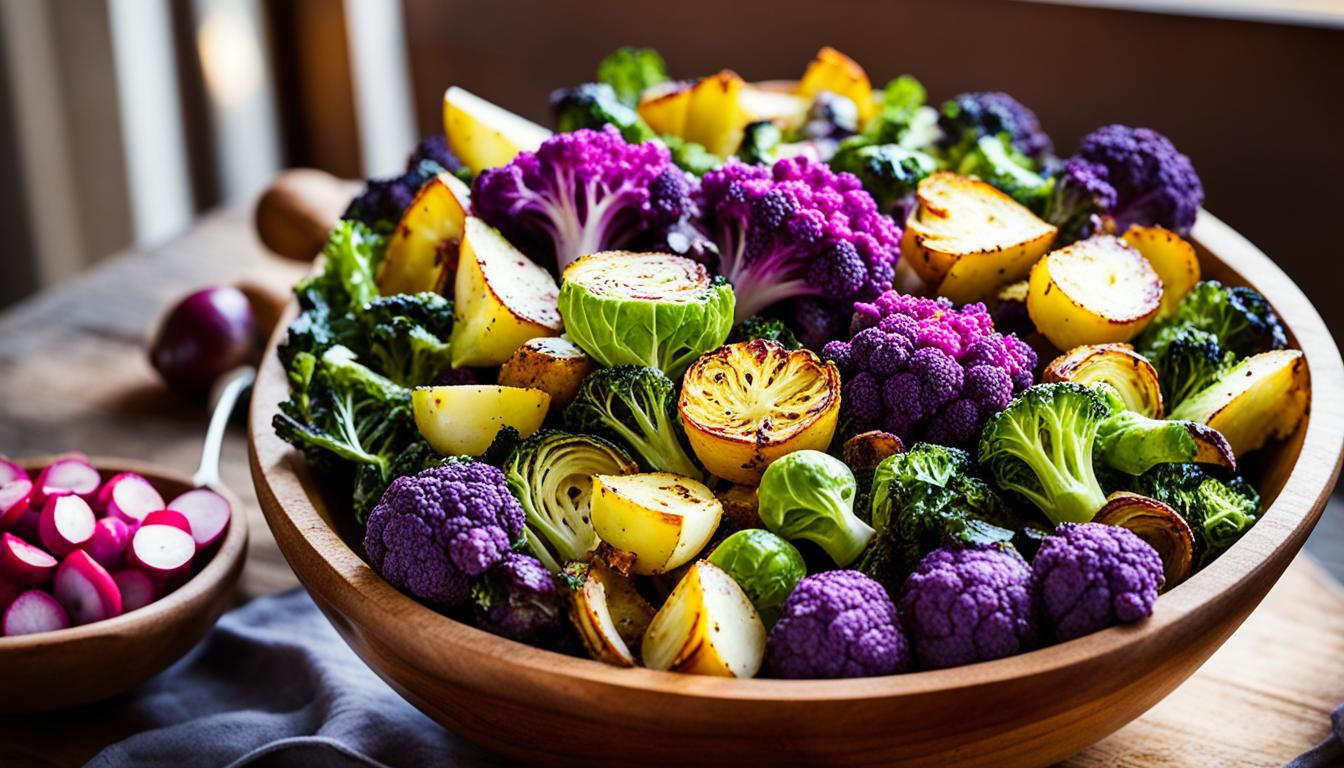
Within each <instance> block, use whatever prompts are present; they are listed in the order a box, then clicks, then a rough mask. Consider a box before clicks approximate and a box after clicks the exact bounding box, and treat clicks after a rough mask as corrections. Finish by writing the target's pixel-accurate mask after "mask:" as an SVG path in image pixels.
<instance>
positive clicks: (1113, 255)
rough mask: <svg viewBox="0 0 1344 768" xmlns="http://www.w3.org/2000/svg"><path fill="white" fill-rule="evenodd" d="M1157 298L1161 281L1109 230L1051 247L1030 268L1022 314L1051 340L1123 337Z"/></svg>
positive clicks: (1064, 345) (1067, 345) (1063, 344)
mask: <svg viewBox="0 0 1344 768" xmlns="http://www.w3.org/2000/svg"><path fill="white" fill-rule="evenodd" d="M1161 303H1162V280H1161V279H1160V278H1159V277H1158V276H1157V273H1156V272H1154V271H1153V267H1152V265H1151V264H1149V263H1148V260H1147V259H1145V258H1143V255H1142V254H1140V253H1139V252H1138V251H1136V250H1134V249H1133V248H1131V247H1129V246H1128V245H1126V244H1125V242H1124V241H1123V240H1120V239H1119V238H1117V237H1112V236H1110V235H1101V236H1097V237H1091V238H1088V239H1087V240H1080V241H1079V242H1076V243H1074V244H1072V245H1069V246H1066V247H1064V248H1060V249H1059V250H1056V251H1051V252H1050V253H1048V254H1046V255H1045V257H1044V258H1042V259H1041V260H1040V261H1038V262H1036V264H1035V265H1034V266H1033V267H1032V268H1031V280H1030V284H1029V286H1028V289H1027V313H1028V314H1030V315H1031V321H1032V322H1033V323H1035V324H1036V329H1037V330H1039V331H1040V332H1041V333H1042V334H1043V335H1044V336H1045V337H1046V338H1047V339H1049V340H1050V343H1051V344H1054V345H1055V346H1056V347H1058V348H1060V349H1073V348H1074V347H1077V346H1081V345H1083V344H1103V343H1108V342H1118V341H1129V340H1130V339H1132V338H1134V337H1135V336H1136V335H1137V334H1138V333H1139V332H1140V331H1142V330H1143V329H1144V328H1145V327H1147V325H1148V323H1149V322H1150V321H1152V319H1153V317H1154V316H1156V315H1157V309H1158V306H1159V305H1160V304H1161Z"/></svg>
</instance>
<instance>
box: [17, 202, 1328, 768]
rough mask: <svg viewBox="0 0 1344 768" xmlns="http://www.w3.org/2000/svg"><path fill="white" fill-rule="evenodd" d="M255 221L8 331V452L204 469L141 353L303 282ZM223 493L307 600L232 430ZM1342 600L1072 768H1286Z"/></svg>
mask: <svg viewBox="0 0 1344 768" xmlns="http://www.w3.org/2000/svg"><path fill="white" fill-rule="evenodd" d="M250 218H251V217H250V212H248V211H234V212H229V213H225V214H223V215H217V216H214V217H211V218H209V219H207V220H205V221H203V222H202V223H201V224H200V225H198V226H197V227H196V228H194V229H193V230H192V231H190V232H188V233H186V234H184V235H183V236H182V237H180V238H178V239H176V240H174V241H173V242H170V243H168V244H166V245H164V246H162V247H160V248H157V249H154V250H152V251H148V252H137V253H131V254H127V255H125V256H123V257H120V258H118V259H115V260H112V261H110V262H108V263H107V264H106V265H104V266H101V267H100V268H98V269H97V270H96V271H94V272H91V273H89V274H87V275H86V276H84V277H82V278H80V279H78V280H76V281H73V282H71V283H68V284H66V285H63V286H61V287H60V288H59V289H57V290H55V291H52V292H49V293H46V294H43V295H40V296H38V297H36V298H34V299H32V300H30V301H28V302H26V303H24V304H22V305H20V306H18V307H16V308H15V309H13V310H11V311H10V312H8V313H6V314H4V315H0V391H3V392H5V393H6V397H4V398H0V452H3V453H7V454H11V455H24V454H37V453H50V452H56V451H62V450H67V449H70V448H76V447H78V448H82V449H84V450H86V451H88V452H90V453H104V454H108V453H115V454H118V455H127V456H134V457H138V458H141V459H145V460H150V461H155V462H158V463H163V464H167V465H169V466H172V467H176V468H177V469H179V470H181V471H183V472H190V471H191V469H192V468H193V467H194V466H195V463H196V460H197V453H198V450H199V447H200V441H201V439H202V436H203V435H204V431H205V421H206V414H205V413H204V410H203V409H202V408H200V407H199V406H197V405H194V404H191V403H186V402H181V401H178V400H175V399H174V398H172V397H171V396H170V395H168V394H167V393H166V392H164V391H163V390H162V389H161V388H160V387H159V385H158V384H157V381H156V379H155V378H154V374H153V371H152V370H151V369H150V368H149V366H148V364H147V363H146V362H145V355H144V351H143V341H144V339H145V337H146V336H147V334H148V330H149V328H150V327H151V325H152V323H153V321H154V319H155V318H156V316H157V315H158V314H159V313H160V312H161V311H162V310H163V309H165V308H166V307H167V305H168V304H169V303H170V302H171V301H172V300H173V299H175V298H176V297H177V296H179V295H181V294H183V293H184V292H186V291H187V290H189V289H192V288H196V287H201V286H203V285H207V284H212V283H223V282H231V281H233V280H234V279H237V278H240V277H243V276H246V277H247V278H249V279H250V280H254V281H259V282H261V283H262V284H264V285H268V286H284V285H287V284H289V283H290V282H291V281H292V280H294V279H296V278H297V277H298V276H299V275H300V274H301V273H302V271H303V269H304V267H302V266H297V265H294V264H293V263H292V262H286V261H282V260H279V259H275V258H270V257H267V256H264V255H262V252H261V247H260V245H259V244H258V243H257V242H256V240H255V237H254V236H253V234H252V232H251V221H250ZM223 475H224V479H225V482H226V483H228V484H229V485H230V487H231V488H232V489H233V490H234V491H235V492H236V494H237V495H238V496H239V497H240V499H241V500H242V504H243V507H244V508H245V510H246V512H247V517H248V520H249V524H250V527H251V535H252V545H251V548H250V551H249V554H248V559H247V565H246V569H245V570H244V573H243V576H242V580H241V582H240V587H239V595H238V597H239V599H240V600H241V599H245V598H247V597H251V596H255V595H258V594H264V593H267V592H270V591H274V590H279V589H284V588H288V587H292V586H294V585H295V584H297V581H296V580H295V578H294V576H293V574H292V573H291V572H290V570H289V567H288V565H287V564H286V563H285V561H284V559H283V556H282V555H281V554H280V552H279V550H278V549H277V547H276V545H275V542H274V540H273V538H272V537H271V534H270V532H269V530H268V529H267V527H266V525H265V523H264V521H263V520H262V517H261V514H260V511H259V509H258V508H257V506H256V497H255V494H254V491H253V489H252V486H251V482H250V479H249V477H248V472H247V468H246V446H245V442H244V440H243V435H242V431H241V430H240V429H238V428H237V427H236V426H235V427H234V428H232V429H231V431H230V435H229V438H228V440H227V442H226V446H225V451H224V462H223ZM1341 658H1344V596H1341V594H1340V592H1339V591H1338V586H1337V585H1336V584H1335V583H1333V582H1331V581H1330V579H1329V576H1327V575H1326V574H1324V573H1323V572H1322V571H1321V570H1320V569H1319V568H1318V567H1317V566H1316V565H1315V564H1313V563H1312V562H1310V561H1309V560H1307V559H1306V558H1304V557H1299V558H1298V559H1297V560H1296V561H1295V562H1294V563H1293V564H1292V565H1291V566H1290V567H1289V568H1288V570H1287V571H1286V573H1285V574H1284V575H1283V577H1282V578H1281V579H1280V580H1279V583H1278V585H1277V586H1276V587H1275V588H1274V589H1273V591H1271V592H1270V593H1269V596H1268V597H1267V598H1266V599H1265V601H1264V602H1263V603H1262V604H1261V606H1260V608H1259V609H1258V610H1257V611H1256V612H1255V613H1254V614H1253V615H1252V616H1251V617H1250V618H1249V619H1248V620H1247V621H1246V623H1245V624H1244V625H1243V626H1242V627H1241V629H1240V630H1238V631H1237V632H1236V634H1235V635H1233V636H1232V638H1231V639H1230V640H1228V641H1227V643H1226V644H1224V646H1223V647H1222V649H1221V650H1219V651H1218V653H1216V654H1215V655H1214V656H1213V657H1212V659H1211V660H1210V661H1209V662H1208V663H1206V664H1205V665H1204V666H1203V667H1202V668H1201V669H1200V671H1199V672H1198V673H1196V674H1195V675H1194V676H1193V677H1192V678H1191V679H1190V680H1188V681H1187V682H1186V683H1184V684H1183V685H1182V686H1181V687H1180V688H1178V689H1177V690H1176V691H1175V692H1174V693H1173V694H1171V696H1169V697H1167V698H1166V699H1165V700H1163V701H1162V702H1161V703H1159V704H1157V706H1155V707H1154V708H1153V709H1151V710H1149V711H1148V712H1147V713H1146V714H1144V715H1143V716H1141V717H1140V718H1138V719H1137V720H1135V721H1134V722H1132V723H1131V724H1130V725H1128V726H1126V727H1125V728H1123V729H1121V730H1120V731H1118V732H1117V733H1115V734H1113V735H1112V736H1110V737H1108V738H1106V739H1105V740H1103V741H1101V742H1099V743H1097V744H1095V745H1093V746H1091V747H1089V748H1088V749H1086V750H1084V751H1083V752H1081V753H1079V754H1078V755H1076V756H1074V757H1073V758H1071V759H1069V760H1068V761H1066V762H1065V763H1064V765H1068V766H1087V767H1088V768H1092V767H1096V766H1125V767H1132V768H1150V767H1153V766H1173V765H1201V766H1213V767H1214V768H1223V766H1227V767H1229V768H1230V767H1231V766H1243V765H1248V766H1272V765H1281V764H1282V763H1283V762H1284V761H1285V760H1287V759H1289V758H1290V757H1291V756H1293V755H1295V754H1297V753H1299V752H1301V751H1302V750H1304V749H1307V748H1308V747H1310V746H1312V745H1314V744H1315V743H1317V742H1318V741H1320V740H1321V739H1323V738H1325V736H1326V735H1327V733H1328V728H1329V710H1330V708H1331V707H1332V706H1334V705H1335V704H1337V703H1338V702H1339V701H1341V700H1344V665H1341V664H1339V659H1341ZM118 707H119V705H118V703H117V702H116V700H113V701H111V702H108V703H105V704H99V705H92V706H89V707H85V708H82V709H79V710H75V711H72V712H69V713H64V714H62V715H61V716H60V717H52V716H7V717H5V718H0V765H78V764H81V763H83V762H84V761H85V760H87V759H88V758H89V757H91V756H92V755H94V754H95V753H96V752H97V751H98V750H100V749H101V748H102V747H103V746H105V745H107V744H109V743H112V742H114V741H117V740H119V739H121V738H124V737H125V736H127V735H130V734H131V733H133V732H134V731H135V730H136V729H135V725H134V724H128V723H125V722H124V721H120V720H118V719H117V718H116V717H115V713H116V711H117V710H118Z"/></svg>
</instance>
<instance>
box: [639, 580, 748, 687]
mask: <svg viewBox="0 0 1344 768" xmlns="http://www.w3.org/2000/svg"><path fill="white" fill-rule="evenodd" d="M765 636H766V635H765V624H764V623H763V622H762V621H761V617H760V616H759V615H758V614H757V613H756V608H755V607H754V606H753V605H752V604H751V599H750V598H748V597H747V593H746V592H744V591H742V587H740V586H738V584H737V582H736V581H733V577H731V576H729V575H728V574H727V573H725V572H724V571H723V570H722V569H721V568H719V567H718V566H715V565H712V564H711V563H710V562H709V561H707V560H700V561H697V562H696V563H695V565H693V566H691V568H690V570H689V571H687V572H686V575H685V576H683V577H682V579H681V581H680V582H678V583H677V586H676V588H675V589H673V590H672V594H671V595H668V598H667V601H666V602H665V603H663V607H662V608H659V609H658V613H657V614H655V615H654V617H653V621H652V622H651V623H650V624H649V628H648V630H647V631H646V632H645V633H644V639H643V642H642V643H641V649H640V651H641V656H642V657H643V659H644V666H646V667H648V668H649V669H661V670H671V671H673V672H684V673H687V674H693V675H717V676H720V677H754V676H755V675H756V673H757V672H758V671H760V669H761V664H762V662H764V661H765Z"/></svg>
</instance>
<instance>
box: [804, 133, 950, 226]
mask: <svg viewBox="0 0 1344 768" xmlns="http://www.w3.org/2000/svg"><path fill="white" fill-rule="evenodd" d="M830 163H831V168H833V169H835V171H837V172H841V171H843V172H845V173H852V174H854V175H855V176H857V177H859V181H860V182H862V183H863V188H864V189H866V190H868V194H870V195H872V196H873V199H874V200H876V201H877V205H878V207H879V208H881V209H882V210H884V211H890V210H892V209H893V208H894V207H895V206H896V205H897V204H898V203H900V202H901V200H902V199H903V198H905V197H906V195H909V194H910V193H912V192H914V191H915V187H917V186H919V182H920V181H922V180H923V179H924V177H925V176H928V175H929V174H931V173H933V172H934V171H935V170H937V169H938V163H937V161H935V160H934V159H933V156H932V155H928V154H925V153H924V152H920V151H918V150H913V149H906V148H904V147H902V146H901V145H899V144H873V143H870V141H869V140H868V138H867V137H865V136H853V137H850V138H848V139H845V140H844V141H842V142H840V146H839V148H838V149H836V151H835V154H834V155H833V156H832V157H831V160H830Z"/></svg>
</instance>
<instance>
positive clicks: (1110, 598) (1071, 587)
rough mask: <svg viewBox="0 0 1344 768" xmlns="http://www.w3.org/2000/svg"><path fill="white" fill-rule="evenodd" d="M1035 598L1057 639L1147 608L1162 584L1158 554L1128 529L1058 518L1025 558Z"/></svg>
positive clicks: (1125, 620) (1133, 616)
mask: <svg viewBox="0 0 1344 768" xmlns="http://www.w3.org/2000/svg"><path fill="white" fill-rule="evenodd" d="M1031 569H1032V573H1033V575H1034V579H1035V582H1036V596H1037V602H1038V603H1039V604H1040V606H1041V612H1042V616H1043V618H1044V619H1045V621H1046V622H1047V625H1048V626H1049V627H1050V628H1051V629H1052V631H1053V632H1054V635H1055V637H1057V638H1058V639H1060V640H1071V639H1073V638H1075V637H1082V636H1083V635H1086V634H1090V633H1092V632H1096V631H1097V630H1099V629H1105V628H1106V627H1109V626H1111V625H1112V624H1120V623H1128V622H1131V621H1138V620H1139V619H1142V618H1145V617H1147V616H1149V615H1150V614H1152V612H1153V603H1154V602H1156V601H1157V591H1158V590H1159V589H1161V588H1162V583H1163V578H1164V577H1163V574H1162V558H1161V557H1160V556H1159V555H1158V554H1157V550H1155V549H1153V547H1152V546H1151V545H1149V544H1148V542H1146V541H1144V540H1143V539H1141V538H1139V537H1138V536H1137V535H1136V534H1135V533H1134V532H1133V531H1130V530H1129V529H1127V528H1121V527H1119V526H1115V525H1102V524H1100V523H1081V524H1075V523H1063V524H1061V525H1060V526H1059V528H1057V529H1056V530H1055V533H1054V534H1053V535H1051V536H1047V537H1046V538H1045V541H1043V542H1041V547H1040V549H1039V550H1038V551H1037V552H1036V558H1035V559H1034V560H1032V563H1031Z"/></svg>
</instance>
